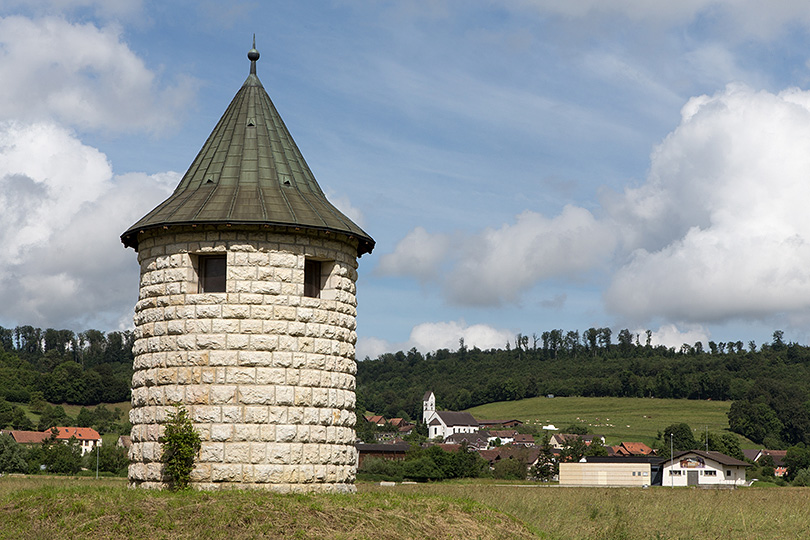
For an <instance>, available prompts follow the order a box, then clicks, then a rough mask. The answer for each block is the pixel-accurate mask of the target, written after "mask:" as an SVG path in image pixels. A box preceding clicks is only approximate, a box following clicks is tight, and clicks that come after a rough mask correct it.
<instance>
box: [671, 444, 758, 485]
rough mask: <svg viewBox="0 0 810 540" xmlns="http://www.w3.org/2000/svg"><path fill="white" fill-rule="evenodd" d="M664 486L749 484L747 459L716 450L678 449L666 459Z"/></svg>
mask: <svg viewBox="0 0 810 540" xmlns="http://www.w3.org/2000/svg"><path fill="white" fill-rule="evenodd" d="M662 465H663V467H664V475H663V478H662V482H661V483H662V485H664V486H742V485H745V468H746V467H750V465H749V464H748V463H746V462H745V461H740V460H739V459H734V458H733V457H730V456H727V455H725V454H721V453H720V452H715V451H709V452H706V451H703V450H687V451H685V452H676V453H675V455H673V456H672V458H671V459H668V460H666V461H664V462H663V463H662Z"/></svg>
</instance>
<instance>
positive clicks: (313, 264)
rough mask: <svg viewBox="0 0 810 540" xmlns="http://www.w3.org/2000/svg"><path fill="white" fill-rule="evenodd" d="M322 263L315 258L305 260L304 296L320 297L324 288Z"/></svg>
mask: <svg viewBox="0 0 810 540" xmlns="http://www.w3.org/2000/svg"><path fill="white" fill-rule="evenodd" d="M321 267H322V263H321V261H316V260H314V259H306V260H305V261H304V296H309V297H310V298H320V297H321V289H322V286H321V285H322V282H323V279H322V273H323V272H322V268H321Z"/></svg>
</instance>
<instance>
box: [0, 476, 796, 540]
mask: <svg viewBox="0 0 810 540" xmlns="http://www.w3.org/2000/svg"><path fill="white" fill-rule="evenodd" d="M808 496H810V489H808V488H782V489H762V488H759V489H758V488H742V489H736V490H698V489H687V488H684V489H671V488H661V487H659V488H650V489H622V488H561V487H557V486H540V485H537V484H528V485H527V484H525V483H515V484H505V483H502V482H494V481H467V482H457V483H433V484H418V485H416V484H410V485H397V486H380V485H376V484H363V483H361V484H359V485H358V493H357V494H356V495H274V494H270V493H265V492H256V491H239V490H226V491H220V492H213V493H212V492H195V491H189V492H183V493H172V492H149V491H141V490H131V489H127V488H126V483H125V481H124V480H120V479H101V480H93V479H74V478H56V477H3V478H0V539H6V538H9V539H10V538H20V537H26V538H49V539H63V538H64V539H67V538H71V539H73V538H91V537H92V538H94V539H106V538H133V539H140V538H144V539H146V538H149V539H157V538H171V539H186V538H188V539H192V538H193V539H207V538H217V539H218V538H223V539H224V538H228V539H243V538H330V539H331V538H335V539H366V538H367V539H391V540H401V539H409V538H419V539H423V538H429V539H432V538H465V539H475V538H480V539H489V538H509V539H521V538H545V539H554V540H569V539H571V540H573V539H577V540H579V539H583V538H587V539H592V540H602V539H604V540H614V539H615V540H642V539H644V540H647V539H658V540H687V539H690V540H709V539H711V540H718V539H729V540H732V539H733V540H754V539H757V540H769V539H783V538H807V537H808V536H810V505H807V504H806V501H807V498H808Z"/></svg>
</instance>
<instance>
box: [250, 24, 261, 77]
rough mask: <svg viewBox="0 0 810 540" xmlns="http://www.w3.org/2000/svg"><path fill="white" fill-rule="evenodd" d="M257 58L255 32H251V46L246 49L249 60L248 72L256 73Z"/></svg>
mask: <svg viewBox="0 0 810 540" xmlns="http://www.w3.org/2000/svg"><path fill="white" fill-rule="evenodd" d="M258 59H259V51H257V50H256V34H253V48H252V49H250V50H249V51H248V60H250V74H251V75H256V60H258Z"/></svg>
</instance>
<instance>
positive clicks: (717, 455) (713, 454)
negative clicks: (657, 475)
mask: <svg viewBox="0 0 810 540" xmlns="http://www.w3.org/2000/svg"><path fill="white" fill-rule="evenodd" d="M688 454H695V455H698V456H700V457H702V458H704V459H713V460H714V461H716V462H717V463H721V464H723V465H736V466H737V467H750V466H751V464H750V463H747V462H745V461H740V460H739V459H736V458H733V457H731V456H727V455H725V454H723V453H721V452H717V451H716V450H709V451H708V452H706V451H704V450H684V451H681V452H675V454H674V455H673V456H672V459H673V460H677V459H680V458H682V457H683V456H685V455H688ZM666 461H669V460H668V459H667V460H666Z"/></svg>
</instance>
